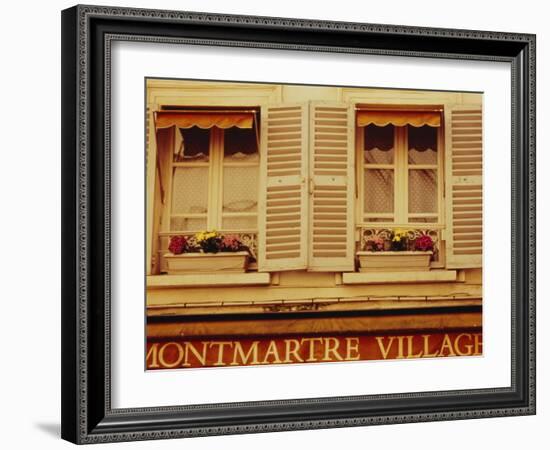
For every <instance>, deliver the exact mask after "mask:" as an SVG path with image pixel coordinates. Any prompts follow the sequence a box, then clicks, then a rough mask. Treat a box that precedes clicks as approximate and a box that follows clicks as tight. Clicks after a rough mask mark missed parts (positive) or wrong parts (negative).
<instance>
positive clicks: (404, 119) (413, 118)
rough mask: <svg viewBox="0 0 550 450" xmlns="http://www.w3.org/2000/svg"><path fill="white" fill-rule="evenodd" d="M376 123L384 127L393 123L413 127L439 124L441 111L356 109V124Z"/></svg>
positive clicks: (437, 125) (359, 125)
mask: <svg viewBox="0 0 550 450" xmlns="http://www.w3.org/2000/svg"><path fill="white" fill-rule="evenodd" d="M371 124H373V125H376V126H379V127H385V126H386V125H390V124H391V125H395V126H396V127H403V126H405V125H412V126H413V127H422V126H424V125H428V126H429V127H440V126H441V113H440V112H439V111H384V110H379V111H368V110H363V111H361V110H359V111H357V126H358V127H366V126H367V125H371Z"/></svg>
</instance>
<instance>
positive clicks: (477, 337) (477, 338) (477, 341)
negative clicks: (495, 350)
mask: <svg viewBox="0 0 550 450" xmlns="http://www.w3.org/2000/svg"><path fill="white" fill-rule="evenodd" d="M482 349H483V341H482V339H481V333H475V334H474V355H476V356H477V355H481V354H482Z"/></svg>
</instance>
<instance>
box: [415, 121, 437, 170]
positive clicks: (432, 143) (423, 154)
mask: <svg viewBox="0 0 550 450" xmlns="http://www.w3.org/2000/svg"><path fill="white" fill-rule="evenodd" d="M407 131H408V142H409V164H437V131H438V129H437V128H436V127H429V126H427V125H425V126H423V127H412V126H410V125H408V126H407Z"/></svg>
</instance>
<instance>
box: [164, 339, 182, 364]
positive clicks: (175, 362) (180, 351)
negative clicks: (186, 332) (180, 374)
mask: <svg viewBox="0 0 550 450" xmlns="http://www.w3.org/2000/svg"><path fill="white" fill-rule="evenodd" d="M170 345H174V346H175V347H176V348H177V349H178V357H177V358H176V360H175V361H174V362H172V363H169V362H167V361H166V360H165V359H164V352H165V351H166V349H167V348H168V347H169V346H170ZM183 356H184V351H183V347H182V346H181V345H180V344H178V343H177V342H167V343H166V344H164V345H163V346H162V347H161V348H160V350H159V361H160V365H161V366H162V367H163V368H166V369H173V368H174V367H176V366H179V365H180V364H181V362H182V360H183Z"/></svg>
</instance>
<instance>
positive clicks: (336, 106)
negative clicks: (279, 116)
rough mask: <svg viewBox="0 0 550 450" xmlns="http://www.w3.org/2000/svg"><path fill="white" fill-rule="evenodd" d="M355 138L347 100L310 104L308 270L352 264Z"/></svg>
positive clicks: (341, 268)
mask: <svg viewBox="0 0 550 450" xmlns="http://www.w3.org/2000/svg"><path fill="white" fill-rule="evenodd" d="M354 137H355V133H354V111H353V109H352V107H351V106H350V105H348V104H342V103H313V102H312V103H311V105H310V140H309V143H310V161H309V167H310V183H309V184H310V186H309V191H310V202H309V204H310V208H309V210H310V221H311V224H310V239H309V241H310V245H309V262H308V270H312V271H325V272H331V271H353V270H354V269H355V262H354V261H355V243H354V227H355V224H354V218H355V215H354V210H353V205H354V193H355V169H354V167H355V157H354V154H355V151H354V141H355V139H354Z"/></svg>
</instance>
